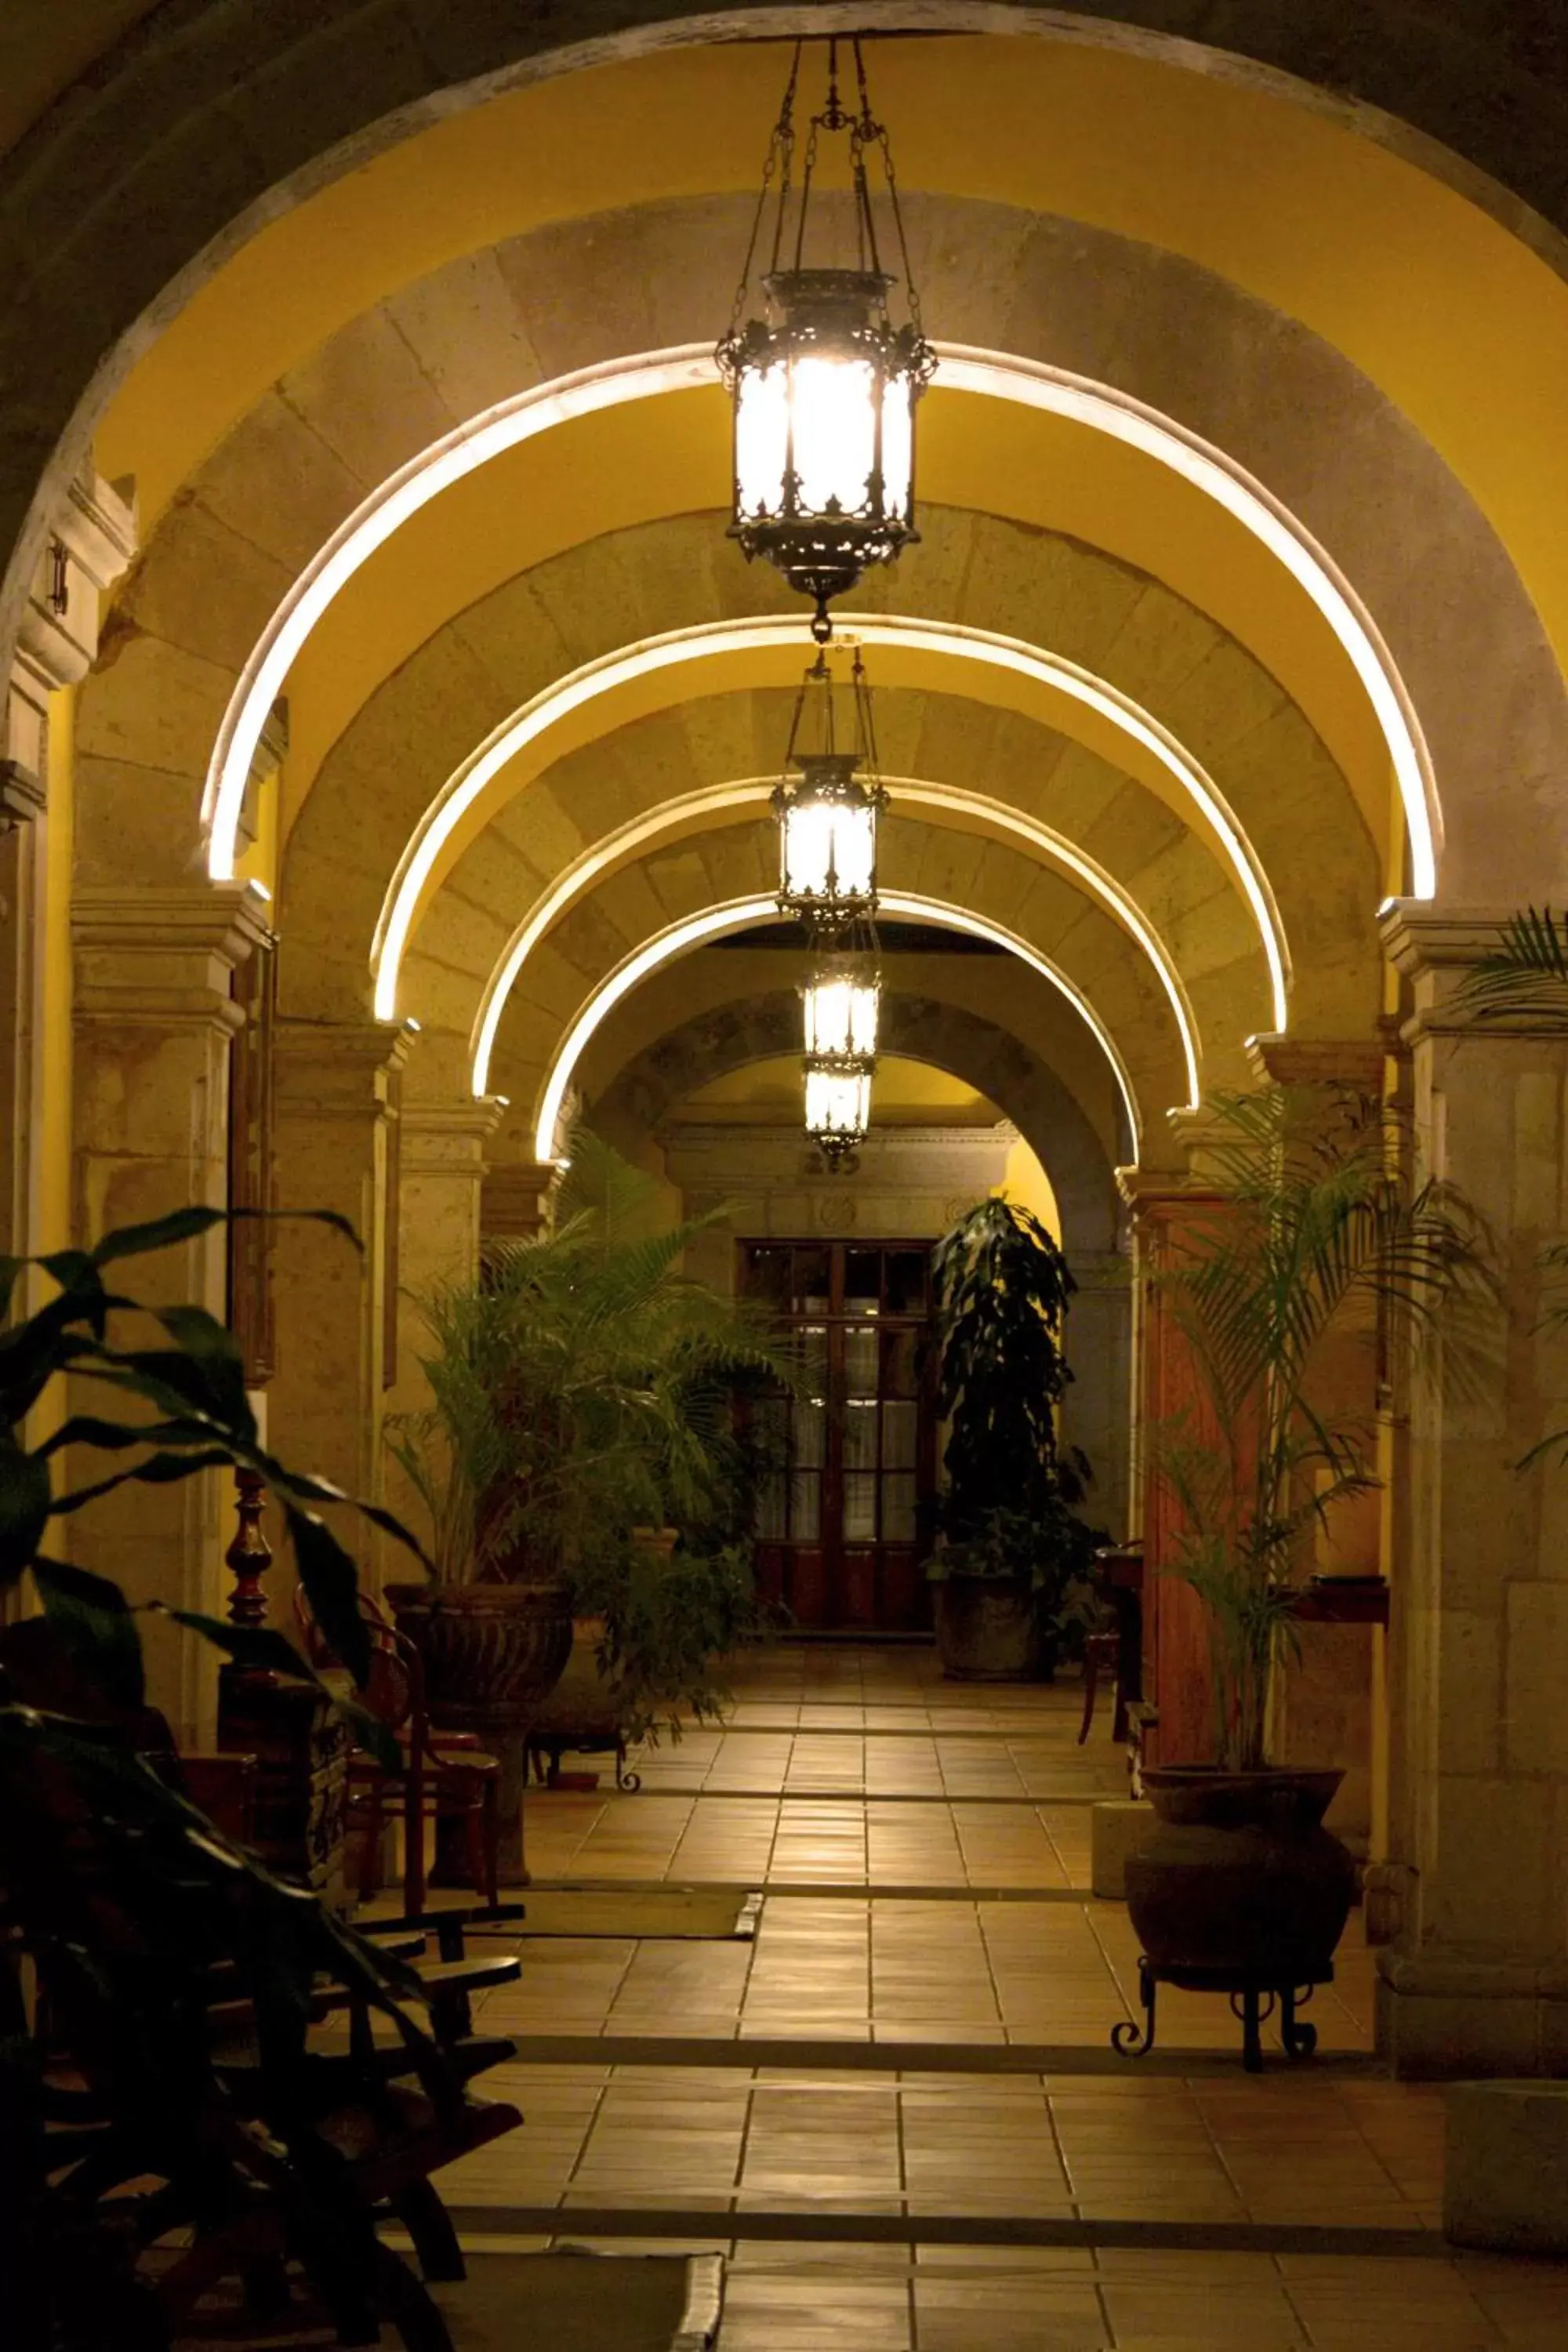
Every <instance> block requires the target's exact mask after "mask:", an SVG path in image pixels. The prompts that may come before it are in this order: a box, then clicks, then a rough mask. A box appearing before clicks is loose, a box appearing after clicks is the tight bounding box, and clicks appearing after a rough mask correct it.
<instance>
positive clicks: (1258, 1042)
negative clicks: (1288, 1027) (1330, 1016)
mask: <svg viewBox="0 0 1568 2352" xmlns="http://www.w3.org/2000/svg"><path fill="white" fill-rule="evenodd" d="M1246 1050H1247V1060H1248V1061H1249V1062H1250V1063H1251V1065H1252V1068H1253V1071H1254V1073H1255V1075H1256V1076H1257V1077H1258V1079H1259V1081H1260V1082H1261V1083H1263V1084H1265V1085H1269V1086H1276V1087H1352V1088H1353V1090H1354V1091H1355V1092H1356V1093H1357V1094H1360V1095H1368V1096H1373V1097H1376V1096H1381V1095H1382V1094H1383V1093H1384V1081H1385V1078H1386V1075H1387V1074H1386V1071H1385V1068H1384V1064H1385V1063H1386V1061H1387V1058H1388V1055H1389V1051H1390V1046H1389V1045H1388V1043H1387V1042H1386V1041H1385V1040H1384V1039H1383V1038H1382V1037H1288V1036H1285V1035H1282V1034H1280V1033H1279V1032H1278V1031H1267V1032H1265V1033H1264V1034H1262V1035H1260V1036H1256V1037H1249V1038H1248V1039H1247V1048H1246Z"/></svg>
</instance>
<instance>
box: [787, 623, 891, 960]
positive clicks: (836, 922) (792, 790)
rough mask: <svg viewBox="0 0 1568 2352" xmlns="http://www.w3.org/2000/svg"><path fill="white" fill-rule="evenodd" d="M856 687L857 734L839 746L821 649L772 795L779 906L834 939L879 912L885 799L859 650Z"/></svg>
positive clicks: (798, 702) (799, 699)
mask: <svg viewBox="0 0 1568 2352" xmlns="http://www.w3.org/2000/svg"><path fill="white" fill-rule="evenodd" d="M852 692H853V699H854V709H855V740H854V743H853V745H852V747H851V748H850V749H849V750H847V751H841V750H840V749H839V748H838V743H837V729H836V712H835V707H834V687H833V678H832V674H831V672H830V671H829V669H828V667H827V659H826V653H819V654H818V656H817V657H816V661H815V662H814V663H813V664H812V666H811V667H810V669H808V670H807V672H806V674H805V682H804V684H803V685H802V687H801V689H800V693H799V695H798V696H797V697H796V698H795V719H794V723H793V725H792V726H791V728H790V738H789V749H788V751H786V752H785V754H784V770H785V772H784V778H783V780H782V781H781V782H780V784H779V786H778V789H777V790H776V792H775V793H773V809H774V812H775V814H776V815H777V817H778V821H779V895H778V907H779V912H780V913H781V914H783V915H792V916H794V917H795V918H796V919H798V920H800V921H802V922H805V923H806V924H809V925H810V927H811V928H812V929H813V930H815V931H819V932H821V933H822V934H824V935H825V936H826V938H829V939H831V938H833V937H835V936H836V935H837V933H838V932H840V931H842V930H845V929H847V928H848V927H849V926H850V925H851V924H853V923H856V922H859V921H864V920H866V919H868V918H869V917H870V915H871V914H872V913H873V912H874V911H875V908H876V904H877V820H878V818H879V815H880V814H881V813H882V810H883V809H884V808H885V807H886V805H887V800H888V795H887V793H885V792H884V791H883V789H882V787H881V785H880V784H879V782H878V781H877V744H876V737H875V735H874V733H873V731H872V726H871V697H870V691H869V689H868V687H867V684H866V672H865V667H864V664H863V663H862V661H861V659H860V656H859V653H858V651H857V653H856V656H855V669H854V676H853V686H852ZM808 746H809V748H808ZM791 770H794V771H795V776H792V775H791V773H790V771H791ZM795 777H798V781H796V780H795Z"/></svg>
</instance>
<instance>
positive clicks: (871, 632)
mask: <svg viewBox="0 0 1568 2352" xmlns="http://www.w3.org/2000/svg"><path fill="white" fill-rule="evenodd" d="M839 617H840V620H841V622H842V624H843V625H844V627H845V628H846V629H847V630H848V631H850V632H851V633H852V634H853V635H855V636H857V637H858V638H859V640H860V641H861V643H862V644H864V645H868V646H905V647H908V648H910V649H911V650H913V651H916V652H922V653H931V654H936V655H939V656H943V657H945V658H949V659H953V660H959V661H973V662H977V663H980V664H982V665H985V666H989V667H992V668H994V669H1003V670H1010V671H1011V672H1013V673H1014V675H1015V676H1016V677H1026V678H1029V679H1031V680H1033V681H1034V682H1035V683H1036V684H1037V685H1040V686H1045V687H1047V688H1051V689H1053V690H1054V691H1055V692H1057V693H1058V694H1062V695H1065V696H1067V697H1068V698H1069V699H1070V700H1072V701H1075V702H1079V703H1082V704H1083V705H1084V706H1085V707H1086V708H1088V709H1091V710H1093V711H1095V712H1096V713H1097V715H1098V716H1099V717H1100V718H1101V719H1108V720H1109V721H1110V724H1111V725H1112V726H1113V727H1115V728H1117V729H1118V730H1120V731H1121V733H1122V734H1124V735H1126V736H1127V737H1128V738H1129V739H1130V740H1131V741H1133V742H1135V743H1136V744H1137V745H1138V746H1139V747H1140V749H1141V750H1142V751H1144V752H1146V753H1148V754H1149V755H1151V756H1152V758H1153V759H1154V760H1155V761H1157V762H1158V764H1159V765H1160V766H1161V767H1162V768H1163V770H1164V772H1165V773H1166V774H1167V775H1168V776H1169V777H1170V778H1171V779H1172V781H1173V782H1174V783H1175V784H1176V786H1177V787H1178V789H1179V790H1180V792H1181V793H1183V794H1184V797H1185V798H1186V799H1187V800H1189V801H1191V802H1192V803H1194V806H1195V807H1196V808H1197V809H1198V811H1199V812H1200V814H1201V815H1202V817H1203V819H1204V822H1205V824H1206V826H1207V827H1208V830H1209V832H1210V833H1211V835H1213V836H1214V838H1215V841H1217V843H1218V845H1219V849H1220V854H1221V856H1222V858H1223V860H1224V862H1225V863H1226V864H1227V865H1228V866H1229V867H1230V869H1231V872H1232V874H1233V875H1234V877H1235V878H1236V881H1237V887H1238V888H1239V889H1240V891H1241V894H1242V897H1243V898H1245V900H1246V901H1247V905H1248V906H1249V907H1250V908H1251V909H1252V913H1253V916H1254V919H1255V920H1256V922H1257V925H1258V937H1259V939H1260V940H1262V943H1263V954H1264V960H1265V961H1266V962H1267V964H1268V978H1269V988H1270V995H1271V999H1272V1006H1273V1013H1272V1018H1273V1023H1274V1027H1275V1029H1276V1030H1277V1031H1283V1030H1285V1029H1286V1028H1287V1027H1288V1026H1289V950H1288V948H1287V946H1286V941H1285V932H1284V926H1283V924H1282V923H1281V921H1280V919H1279V908H1277V907H1276V905H1275V903H1274V898H1273V893H1272V892H1271V890H1270V889H1269V887H1268V878H1267V877H1266V876H1265V874H1264V872H1263V870H1262V867H1261V866H1260V865H1259V864H1258V859H1257V858H1256V856H1254V855H1253V851H1252V848H1251V845H1250V844H1249V843H1248V842H1247V837H1246V835H1245V834H1244V833H1243V832H1242V830H1241V828H1240V826H1239V825H1238V824H1237V821H1236V818H1235V817H1234V816H1233V814H1231V811H1230V810H1229V809H1228V808H1227V807H1226V803H1225V801H1224V800H1223V798H1222V797H1221V795H1220V793H1219V791H1218V790H1217V788H1216V786H1215V783H1214V781H1213V779H1212V778H1211V777H1210V776H1209V775H1208V774H1207V773H1206V772H1205V770H1204V769H1203V768H1201V767H1200V766H1199V765H1198V763H1197V761H1195V760H1194V758H1193V757H1192V755H1191V753H1190V752H1189V751H1186V750H1185V749H1184V746H1183V745H1182V744H1180V743H1179V742H1178V741H1177V740H1176V739H1175V737H1174V736H1173V735H1172V734H1170V733H1169V732H1168V731H1167V730H1165V729H1164V728H1163V727H1162V726H1161V725H1160V723H1159V721H1158V720H1157V719H1152V718H1151V717H1150V715H1149V713H1148V712H1147V711H1146V710H1144V709H1142V708H1141V707H1140V705H1139V704H1137V703H1135V702H1132V701H1131V700H1129V698H1127V697H1126V696H1125V695H1123V694H1121V693H1119V692H1118V690H1117V689H1116V688H1115V687H1113V686H1110V685H1108V684H1107V682H1106V681H1105V680H1104V679H1103V678H1099V677H1095V676H1094V674H1093V673H1092V671H1089V670H1086V669H1080V668H1079V666H1078V664H1077V663H1076V662H1069V661H1065V660H1063V659H1062V658H1061V656H1059V655H1057V654H1050V653H1046V652H1044V651H1042V649H1041V648H1040V647H1038V646H1026V645H1023V644H1021V643H1020V642H1019V640H1018V639H1017V638H1016V637H1004V636H999V635H996V634H995V633H994V632H993V631H991V630H989V629H971V628H966V627H963V626H962V625H960V624H959V623H958V622H956V621H925V620H920V619H917V618H913V617H911V616H910V615H908V614H899V613H876V614H853V613H845V614H841V615H840V616H839ZM800 637H801V632H800V623H799V622H798V620H794V619H791V620H771V619H770V620H738V621H718V622H714V623H712V624H710V625H706V626H699V627H696V628H691V629H672V630H670V631H669V632H668V635H664V636H659V637H648V638H646V639H645V640H644V641H643V643H642V644H641V645H638V646H629V647H627V648H626V649H625V650H624V651H621V652H617V653H613V654H606V655H605V656H603V657H602V658H601V659H600V660H598V661H595V662H587V663H584V667H582V668H581V669H577V670H574V671H573V672H572V673H571V675H570V677H563V678H562V679H560V680H558V682H557V683H556V684H555V685H554V686H552V687H547V688H545V690H544V692H543V693H542V694H539V695H535V697H534V698H533V700H532V701H531V702H529V703H525V704H524V705H523V707H522V709H521V710H518V711H514V712H513V714H512V716H511V717H510V719H503V720H502V721H501V723H500V726H499V727H498V728H496V729H495V730H493V732H492V733H491V734H489V736H487V737H486V739H485V740H484V742H482V743H481V744H480V745H479V748H478V750H477V751H474V752H472V753H471V754H470V755H469V757H468V760H467V761H465V762H464V763H463V765H462V766H461V767H460V768H458V770H457V771H456V772H454V773H453V774H452V775H451V776H449V777H448V778H447V782H446V783H445V784H444V785H443V786H442V788H441V790H440V792H439V793H437V796H436V798H435V799H434V800H433V801H432V802H431V803H430V806H429V807H428V808H427V809H426V812H425V814H424V816H423V817H422V818H421V819H420V822H419V825H418V827H417V829H416V832H415V833H414V835H412V837H411V838H410V840H409V842H408V845H407V846H406V848H405V850H404V853H403V856H402V857H401V858H400V859H399V861H398V866H397V871H396V873H395V875H394V877H393V879H392V884H391V887H390V888H389V889H388V891H387V894H386V898H385V899H384V902H383V905H382V910H381V915H380V917H379V919H378V920H377V923H376V927H375V938H374V942H373V945H372V950H371V961H372V964H373V967H374V973H375V1011H376V1017H377V1019H378V1020H382V1021H391V1020H394V1019H395V1017H396V1010H397V982H398V975H399V972H400V971H401V969H402V964H403V958H404V956H405V953H406V951H407V948H408V944H409V940H410V939H411V937H412V935H413V931H414V926H415V924H416V920H417V919H418V915H419V911H420V908H421V907H422V905H423V903H424V900H425V897H426V890H427V888H428V887H429V886H430V884H431V882H432V879H433V877H435V876H436V875H437V868H438V866H439V865H440V862H441V859H442V856H443V854H444V852H445V851H446V849H447V845H448V844H449V843H450V842H451V840H452V838H453V835H455V834H456V832H457V830H458V826H459V825H460V824H462V822H463V820H464V818H465V817H466V816H467V815H468V812H469V811H470V810H471V809H472V808H473V807H474V806H475V804H476V803H478V802H479V800H480V798H481V796H482V795H483V793H485V791H486V789H487V787H488V786H489V784H490V783H491V782H493V781H494V780H495V778H496V777H497V776H499V775H500V772H501V771H502V769H504V768H505V767H506V766H507V764H508V763H509V761H511V760H513V759H515V758H516V757H517V755H518V754H519V752H521V751H525V750H526V749H527V747H528V746H529V744H531V743H533V742H537V741H538V740H539V739H540V738H541V737H542V736H543V735H545V734H546V733H547V732H548V730H550V728H551V727H552V726H553V725H554V724H555V723H556V721H557V720H558V719H563V718H565V717H566V716H567V715H568V713H570V712H572V711H574V710H580V709H583V708H584V705H586V704H588V703H591V702H594V701H595V700H597V699H598V698H600V697H601V696H604V695H607V694H611V693H614V692H615V690H616V688H620V687H624V686H627V685H630V684H631V682H632V681H633V680H634V679H636V678H640V677H648V676H650V675H651V674H653V673H655V672H658V671H661V670H676V669H679V668H680V667H684V666H686V665H688V664H689V663H692V662H697V661H702V660H705V659H707V658H708V657H709V656H711V655H713V654H718V653H734V654H736V655H741V654H746V653H756V652H768V651H773V650H776V649H780V648H791V647H795V646H798V645H799V644H800ZM676 698H677V699H679V695H677V697H676Z"/></svg>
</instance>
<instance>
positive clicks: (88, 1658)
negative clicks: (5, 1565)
mask: <svg viewBox="0 0 1568 2352" xmlns="http://www.w3.org/2000/svg"><path fill="white" fill-rule="evenodd" d="M33 1581H34V1583H35V1584H36V1585H37V1589H38V1593H39V1597H40V1599H41V1600H42V1601H43V1604H44V1613H45V1615H46V1616H47V1618H48V1620H49V1622H50V1623H51V1624H52V1625H53V1626H54V1628H55V1630H56V1631H57V1633H58V1634H59V1637H60V1639H61V1641H62V1642H63V1643H65V1645H66V1647H67V1649H68V1651H69V1653H70V1656H71V1661H72V1663H73V1664H74V1665H75V1666H76V1667H77V1668H78V1670H79V1672H80V1673H81V1674H83V1675H86V1676H87V1677H88V1678H89V1680H90V1681H92V1682H94V1683H96V1684H97V1685H98V1687H99V1688H100V1690H101V1691H102V1692H103V1694H104V1696H106V1697H107V1698H109V1699H110V1700H111V1701H112V1702H113V1703H114V1705H115V1706H123V1707H138V1706H142V1704H143V1702H144V1700H145V1697H146V1676H145V1673H144V1670H143V1667H142V1642H141V1637H140V1635H139V1634H138V1633H137V1631H136V1621H135V1619H134V1617H133V1616H132V1613H131V1611H130V1609H129V1608H128V1607H127V1605H126V1601H125V1595H124V1594H123V1593H122V1592H121V1590H120V1587H119V1586H118V1584H115V1583H113V1582H111V1581H110V1579H109V1578H108V1577H107V1576H98V1575H95V1574H94V1572H93V1571H92V1570H90V1569H86V1568H76V1567H73V1566H72V1565H71V1563H70V1562H69V1561H68V1560H63V1559H35V1560H34V1562H33Z"/></svg>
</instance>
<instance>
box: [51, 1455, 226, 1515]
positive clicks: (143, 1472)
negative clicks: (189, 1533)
mask: <svg viewBox="0 0 1568 2352" xmlns="http://www.w3.org/2000/svg"><path fill="white" fill-rule="evenodd" d="M233 1459H234V1456H233V1454H231V1453H230V1451H229V1449H228V1447H227V1446H226V1445H206V1446H201V1447H194V1448H193V1449H192V1451H191V1452H190V1453H188V1454H169V1453H159V1454H153V1455H152V1456H151V1457H150V1458H149V1459H148V1460H147V1461H145V1462H139V1463H137V1465H136V1466H135V1468H134V1469H132V1470H117V1471H116V1472H115V1473H114V1475H112V1477H109V1478H99V1479H95V1480H94V1482H93V1484H92V1485H91V1486H76V1487H73V1488H72V1489H71V1491H70V1493H69V1494H68V1495H62V1496H60V1497H59V1499H58V1501H57V1502H56V1503H55V1504H54V1505H53V1506H52V1510H53V1513H54V1516H55V1517H64V1516H65V1515H66V1513H67V1512H68V1511H79V1510H81V1509H83V1508H84V1507H85V1506H86V1505H87V1504H89V1503H96V1502H97V1501H98V1499H99V1497H100V1496H101V1495H111V1494H112V1493H113V1492H114V1490H115V1488H116V1487H117V1486H176V1485H177V1484H178V1483H179V1481H180V1480H181V1479H182V1478H194V1477H195V1475H196V1473H197V1472H198V1471H200V1470H226V1469H227V1468H228V1467H229V1465H230V1464H231V1463H232V1461H233Z"/></svg>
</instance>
